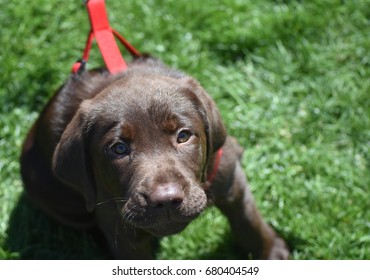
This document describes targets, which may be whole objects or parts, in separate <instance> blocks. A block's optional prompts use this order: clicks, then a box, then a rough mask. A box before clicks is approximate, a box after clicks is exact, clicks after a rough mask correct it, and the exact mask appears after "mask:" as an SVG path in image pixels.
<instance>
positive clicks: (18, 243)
mask: <svg viewBox="0 0 370 280" xmlns="http://www.w3.org/2000/svg"><path fill="white" fill-rule="evenodd" d="M7 236H8V237H7V239H6V241H5V249H6V250H7V251H8V252H10V253H9V254H8V255H7V257H8V258H12V259H26V260H34V259H37V260H49V259H51V260H80V259H86V260H93V259H110V258H111V257H110V255H109V253H108V252H107V250H105V249H104V242H103V241H102V237H101V235H100V234H99V233H98V232H97V230H95V231H75V230H72V229H69V228H66V227H63V226H61V225H59V224H57V223H56V222H54V221H53V220H51V219H50V218H49V217H47V216H46V215H45V214H44V213H42V212H41V211H39V210H38V209H36V208H35V207H34V206H33V205H32V203H30V202H29V201H28V199H27V197H26V196H25V195H24V194H22V195H21V196H20V198H19V201H18V203H17V205H16V206H15V208H14V210H13V212H12V214H11V217H10V221H9V225H8V230H7ZM241 258H242V256H241V255H239V254H238V253H237V248H236V246H235V244H234V243H233V241H232V237H231V234H229V233H227V234H225V237H224V241H223V242H222V244H219V246H218V247H217V248H216V249H215V250H214V251H213V252H211V253H207V254H203V255H202V254H200V255H199V259H211V260H216V259H221V260H222V259H223V260H225V259H229V260H230V259H241Z"/></svg>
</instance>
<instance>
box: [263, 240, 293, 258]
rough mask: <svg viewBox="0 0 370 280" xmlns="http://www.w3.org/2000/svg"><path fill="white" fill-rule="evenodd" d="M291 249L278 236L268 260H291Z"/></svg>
mask: <svg viewBox="0 0 370 280" xmlns="http://www.w3.org/2000/svg"><path fill="white" fill-rule="evenodd" d="M289 255H290V253H289V248H288V246H287V244H286V243H285V241H284V240H283V239H282V238H280V237H279V236H276V237H275V238H274V243H273V245H272V247H271V250H270V252H269V254H268V256H267V259H269V260H287V259H289Z"/></svg>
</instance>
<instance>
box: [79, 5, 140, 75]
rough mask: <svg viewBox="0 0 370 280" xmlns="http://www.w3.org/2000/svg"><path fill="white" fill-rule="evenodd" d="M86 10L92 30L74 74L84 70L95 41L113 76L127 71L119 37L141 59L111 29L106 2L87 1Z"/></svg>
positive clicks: (131, 50) (129, 46) (135, 51)
mask: <svg viewBox="0 0 370 280" xmlns="http://www.w3.org/2000/svg"><path fill="white" fill-rule="evenodd" d="M86 8H87V12H88V14H89V19H90V25H91V30H90V32H89V35H88V37H87V41H86V46H85V49H84V52H83V55H82V59H81V60H79V61H77V62H76V63H75V64H74V65H73V67H72V72H73V73H76V72H79V71H82V70H83V69H84V67H85V64H86V63H87V61H88V59H89V53H90V49H91V46H92V42H93V40H94V39H95V40H96V42H97V43H98V47H99V50H100V53H101V55H102V57H103V59H104V62H105V65H106V67H107V69H108V71H109V72H110V73H111V74H116V73H118V72H121V71H125V70H126V69H127V63H126V62H125V60H124V59H123V57H122V54H121V52H120V50H119V48H118V46H117V43H116V41H115V39H114V37H117V39H118V40H119V41H120V42H121V44H123V45H124V46H125V48H126V49H127V50H128V51H129V52H130V53H131V55H132V56H134V57H139V56H141V54H140V53H139V52H138V51H137V50H136V49H135V48H134V47H133V46H132V45H131V44H130V43H129V42H128V41H127V40H126V39H125V38H124V37H122V36H121V35H120V34H119V33H118V32H117V31H116V30H114V29H112V28H111V27H110V25H109V20H108V15H107V11H106V9H105V0H88V1H86Z"/></svg>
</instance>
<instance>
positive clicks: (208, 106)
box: [183, 78, 226, 155]
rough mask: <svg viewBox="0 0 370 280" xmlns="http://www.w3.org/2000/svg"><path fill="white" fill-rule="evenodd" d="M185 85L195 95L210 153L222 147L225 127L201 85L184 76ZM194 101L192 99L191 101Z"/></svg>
mask: <svg viewBox="0 0 370 280" xmlns="http://www.w3.org/2000/svg"><path fill="white" fill-rule="evenodd" d="M183 81H184V82H185V84H186V87H187V88H189V89H190V90H191V91H192V92H193V93H194V94H195V95H196V97H197V99H198V100H197V101H196V103H199V102H200V104H197V105H198V106H197V107H198V110H199V112H200V113H201V115H202V118H203V121H204V124H205V127H206V134H207V146H208V151H207V154H208V155H212V154H213V153H215V152H216V151H217V150H218V149H219V148H221V147H222V145H223V144H224V142H225V140H226V129H225V125H224V124H223V122H222V119H221V115H220V112H219V111H218V109H217V106H216V104H215V102H214V101H213V100H212V98H211V97H210V96H209V95H208V93H207V92H206V91H205V90H204V89H203V88H202V86H201V85H200V84H199V83H198V82H197V81H195V80H194V79H192V78H184V79H183ZM193 102H194V101H193Z"/></svg>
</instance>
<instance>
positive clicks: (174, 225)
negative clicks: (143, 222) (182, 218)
mask: <svg viewBox="0 0 370 280" xmlns="http://www.w3.org/2000/svg"><path fill="white" fill-rule="evenodd" d="M188 224H189V222H182V223H181V222H169V223H167V224H162V225H158V226H154V227H150V228H143V230H145V231H147V232H149V233H151V234H153V235H154V236H157V237H164V236H167V235H172V234H176V233H179V232H181V231H182V230H184V229H185V228H186V227H187V225H188Z"/></svg>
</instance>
